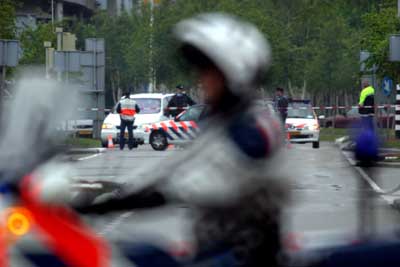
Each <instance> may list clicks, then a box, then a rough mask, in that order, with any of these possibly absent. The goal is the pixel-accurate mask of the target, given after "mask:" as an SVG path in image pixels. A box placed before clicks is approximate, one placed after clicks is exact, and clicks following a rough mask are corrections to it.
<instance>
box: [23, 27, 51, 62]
mask: <svg viewBox="0 0 400 267" xmlns="http://www.w3.org/2000/svg"><path fill="white" fill-rule="evenodd" d="M20 41H21V47H22V51H23V55H22V59H21V60H20V64H44V63H45V48H44V46H43V44H44V42H45V41H50V42H52V44H53V45H54V44H56V34H55V33H54V32H53V26H52V25H51V24H50V23H40V24H38V25H37V26H36V27H35V28H28V29H26V30H25V31H23V32H22V34H21V36H20Z"/></svg>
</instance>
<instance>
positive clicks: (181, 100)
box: [168, 85, 196, 117]
mask: <svg viewBox="0 0 400 267" xmlns="http://www.w3.org/2000/svg"><path fill="white" fill-rule="evenodd" d="M176 90H177V92H176V94H175V95H174V96H173V97H172V98H171V100H170V101H169V103H168V108H169V114H170V115H171V116H173V117H176V116H177V115H178V114H180V113H181V112H182V111H184V110H185V108H186V107H188V106H193V105H195V104H196V102H194V101H193V99H191V98H190V97H189V96H188V95H187V94H186V93H185V91H184V90H185V89H184V87H183V85H177V86H176Z"/></svg>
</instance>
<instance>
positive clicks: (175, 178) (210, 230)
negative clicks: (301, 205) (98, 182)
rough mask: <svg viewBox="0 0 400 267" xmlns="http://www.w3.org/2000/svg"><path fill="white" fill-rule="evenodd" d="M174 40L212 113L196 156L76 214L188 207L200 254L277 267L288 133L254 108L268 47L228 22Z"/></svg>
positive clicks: (219, 18) (199, 25)
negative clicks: (216, 252)
mask: <svg viewBox="0 0 400 267" xmlns="http://www.w3.org/2000/svg"><path fill="white" fill-rule="evenodd" d="M174 33H175V36H176V38H177V40H178V41H179V44H180V46H179V49H180V52H181V53H182V55H183V56H184V58H186V59H187V60H188V62H189V63H191V65H192V66H193V68H194V69H195V70H196V71H197V73H198V75H199V81H200V83H201V88H202V90H203V91H204V93H205V95H206V96H207V97H206V102H207V103H208V104H209V105H210V108H211V112H210V113H211V114H210V118H209V119H208V121H207V123H206V125H205V126H204V127H205V129H204V130H203V134H202V135H201V136H200V137H199V138H198V139H197V140H196V141H195V142H194V144H193V145H192V146H191V147H190V149H188V150H186V151H182V152H181V153H179V154H175V155H174V156H173V157H172V158H169V159H168V160H165V161H164V163H163V165H162V166H159V165H158V167H157V168H155V169H152V170H150V171H149V170H146V171H144V172H143V177H141V176H140V175H139V177H140V178H141V179H137V180H135V181H134V182H132V185H131V189H130V190H127V192H126V193H125V195H122V196H121V197H120V198H118V199H112V200H109V201H107V202H104V203H99V204H93V205H91V206H80V207H76V208H77V210H79V211H81V212H84V213H105V212H108V211H113V210H123V209H134V208H151V207H157V206H160V205H164V204H167V203H171V202H180V203H186V204H187V205H189V206H191V207H193V209H194V210H196V211H198V218H197V224H196V227H195V232H196V235H197V240H198V247H199V248H200V250H202V249H206V248H207V249H208V248H211V247H213V246H214V247H215V246H217V247H227V248H228V249H230V250H231V251H233V254H234V255H235V257H236V259H237V260H238V262H240V264H241V265H240V266H276V265H277V261H276V255H277V254H278V252H279V249H280V240H279V218H280V210H281V205H282V204H283V202H284V201H283V200H284V199H285V190H284V187H283V186H282V185H281V183H279V182H277V181H275V180H274V179H270V178H271V172H270V171H271V170H273V168H274V167H275V166H276V164H277V162H275V161H274V159H276V160H277V161H278V159H277V157H276V156H275V155H278V153H277V151H278V150H279V146H280V144H281V143H282V142H281V140H280V139H281V135H282V134H281V126H280V122H279V119H278V118H272V117H269V115H267V114H260V113H257V112H255V111H254V110H253V109H252V106H251V103H252V96H253V91H255V90H253V89H255V88H256V87H257V86H258V84H259V81H260V78H261V76H262V75H263V73H264V71H265V70H266V68H267V66H268V65H269V63H270V56H271V55H270V48H269V45H268V43H267V41H266V40H265V38H264V37H263V35H262V34H261V33H260V32H259V31H258V30H257V29H256V28H255V27H254V26H253V25H251V24H248V23H246V22H242V21H240V20H238V19H237V18H235V17H231V16H229V15H223V14H203V15H199V16H196V17H194V18H192V19H187V20H184V21H182V22H180V23H179V24H178V25H177V26H176V28H175V31H174ZM146 176H147V177H146ZM139 177H135V178H139Z"/></svg>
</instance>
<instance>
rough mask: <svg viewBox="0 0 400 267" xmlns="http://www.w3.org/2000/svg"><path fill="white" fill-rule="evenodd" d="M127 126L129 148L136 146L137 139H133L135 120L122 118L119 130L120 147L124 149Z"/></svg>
mask: <svg viewBox="0 0 400 267" xmlns="http://www.w3.org/2000/svg"><path fill="white" fill-rule="evenodd" d="M125 128H128V137H129V138H128V147H129V149H132V148H133V147H134V146H135V140H134V139H133V121H127V120H122V119H121V124H120V132H119V147H120V148H121V149H124V146H125Z"/></svg>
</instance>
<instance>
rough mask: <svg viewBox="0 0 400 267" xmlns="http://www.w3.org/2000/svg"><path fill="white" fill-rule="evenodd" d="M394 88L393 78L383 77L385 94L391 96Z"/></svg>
mask: <svg viewBox="0 0 400 267" xmlns="http://www.w3.org/2000/svg"><path fill="white" fill-rule="evenodd" d="M392 90H393V80H392V79H391V78H389V77H385V78H383V81H382V92H383V94H384V95H385V96H390V94H391V92H392Z"/></svg>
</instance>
